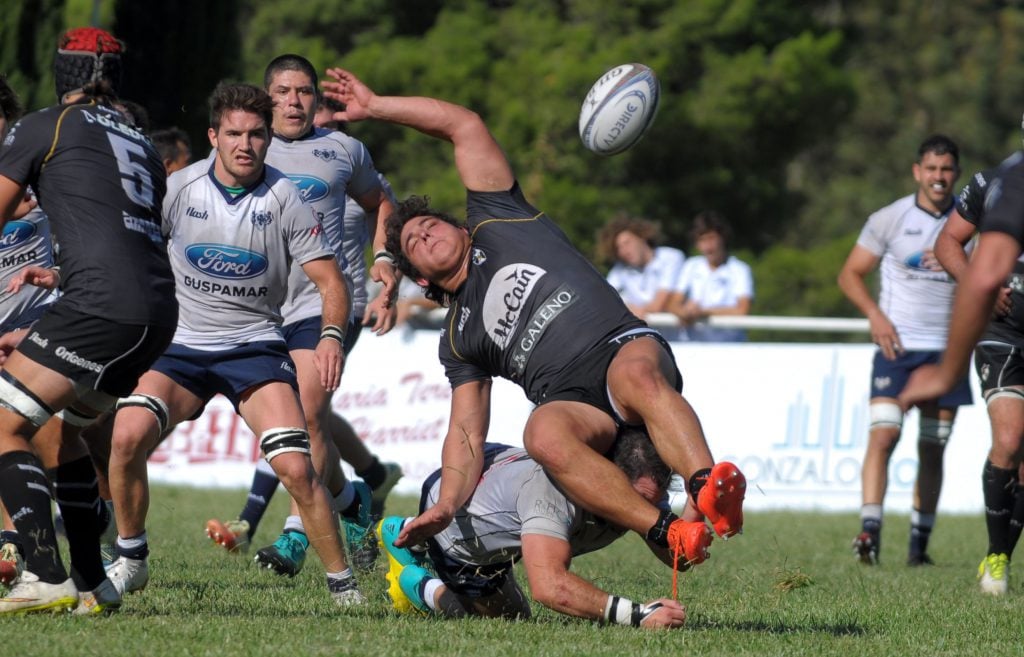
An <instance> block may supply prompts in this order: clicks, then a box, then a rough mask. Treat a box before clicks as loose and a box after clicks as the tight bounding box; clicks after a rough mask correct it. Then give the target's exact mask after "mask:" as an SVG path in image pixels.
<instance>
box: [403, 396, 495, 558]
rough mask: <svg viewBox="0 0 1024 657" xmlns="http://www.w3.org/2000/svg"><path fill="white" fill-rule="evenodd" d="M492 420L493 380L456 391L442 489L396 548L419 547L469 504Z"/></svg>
mask: <svg viewBox="0 0 1024 657" xmlns="http://www.w3.org/2000/svg"><path fill="white" fill-rule="evenodd" d="M490 421H491V381H490V379H485V380H479V381H469V382H467V383H463V384H461V385H460V386H458V387H457V388H455V389H454V390H452V411H451V418H450V420H449V422H448V434H447V435H446V436H445V438H444V445H443V446H442V447H441V486H440V491H439V493H438V498H437V502H436V503H435V504H434V506H432V507H430V508H429V509H427V510H426V511H424V512H423V513H421V514H420V515H418V516H416V517H415V518H413V519H412V520H410V521H409V522H407V523H405V526H404V527H403V528H402V532H401V533H400V534H399V536H398V539H397V540H396V541H395V545H397V546H399V547H405V546H409V545H416V544H417V543H421V542H422V541H424V540H426V539H428V538H430V537H431V536H433V535H434V534H437V533H438V532H440V531H441V530H443V529H444V528H445V527H447V526H448V525H449V524H451V522H452V519H453V518H455V511H456V510H457V509H458V508H459V507H461V506H462V505H463V504H465V503H466V500H468V499H469V496H470V495H472V494H473V491H474V490H475V489H476V485H477V483H478V482H479V481H480V475H481V474H482V473H483V469H484V441H485V440H486V439H487V429H488V425H489V424H490Z"/></svg>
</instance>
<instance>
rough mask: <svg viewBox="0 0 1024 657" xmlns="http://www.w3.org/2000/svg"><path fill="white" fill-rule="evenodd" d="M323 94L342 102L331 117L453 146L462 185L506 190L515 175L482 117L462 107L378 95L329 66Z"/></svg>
mask: <svg viewBox="0 0 1024 657" xmlns="http://www.w3.org/2000/svg"><path fill="white" fill-rule="evenodd" d="M327 75H328V77H330V78H333V80H334V81H333V82H332V81H330V80H325V81H324V83H323V87H324V95H325V96H327V97H328V98H333V99H335V100H338V101H340V102H342V103H344V104H345V106H346V109H345V111H344V112H338V113H337V114H335V118H338V119H341V120H347V121H359V120H362V119H376V120H378V121H388V122H390V123H397V124H399V125H404V126H408V127H410V128H414V129H416V130H419V131H420V132H423V133H425V134H428V135H430V136H432V137H436V138H438V139H443V140H445V141H450V142H451V143H452V144H453V146H454V147H455V168H456V169H457V170H458V172H459V177H460V178H462V184H463V186H464V187H466V189H471V190H474V191H478V192H492V191H504V190H507V189H509V188H510V187H512V183H513V182H514V177H513V174H512V168H511V167H510V166H509V163H508V160H507V159H506V158H505V153H504V152H503V151H502V150H501V146H499V145H498V142H497V141H495V139H494V137H493V136H492V135H491V133H490V131H489V130H488V129H487V126H486V125H485V124H484V122H483V120H482V119H481V118H480V116H479V115H478V114H477V113H476V112H473V111H472V110H470V109H467V108H465V107H463V106H461V105H456V104H454V103H449V102H447V101H443V100H438V99H436V98H426V97H419V96H378V95H377V94H375V93H374V92H373V91H372V90H371V89H370V88H369V87H367V86H366V85H365V84H363V82H362V81H360V80H359V78H357V77H356V76H355V75H353V74H352V73H351V72H349V71H346V70H344V69H340V68H331V69H328V70H327Z"/></svg>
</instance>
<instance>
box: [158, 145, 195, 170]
mask: <svg viewBox="0 0 1024 657" xmlns="http://www.w3.org/2000/svg"><path fill="white" fill-rule="evenodd" d="M191 159H192V153H190V152H189V149H188V146H186V145H185V143H184V142H181V141H179V142H178V159H176V160H165V161H164V168H165V169H167V175H168V176H169V175H171V174H172V173H174V172H175V171H180V170H182V169H184V168H185V167H187V166H188V163H189V160H191Z"/></svg>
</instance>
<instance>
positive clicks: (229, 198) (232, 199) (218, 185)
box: [206, 160, 267, 205]
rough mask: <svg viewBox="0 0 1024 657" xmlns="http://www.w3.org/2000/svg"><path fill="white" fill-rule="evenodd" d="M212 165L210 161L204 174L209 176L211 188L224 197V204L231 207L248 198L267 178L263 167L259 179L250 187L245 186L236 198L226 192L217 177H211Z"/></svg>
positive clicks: (265, 169)
mask: <svg viewBox="0 0 1024 657" xmlns="http://www.w3.org/2000/svg"><path fill="white" fill-rule="evenodd" d="M213 164H214V163H213V161H212V160H211V161H210V168H209V170H208V171H207V172H206V175H208V176H210V180H211V181H213V186H214V187H215V188H216V189H217V190H218V191H219V192H220V195H221V196H223V197H224V202H225V203H227V204H228V205H233V204H235V203H238V202H239V201H241V200H242V199H243V198H245V197H246V196H248V195H249V194H250V193H251V192H252V190H254V189H256V188H257V187H259V186H260V185H262V184H263V181H264V180H265V179H266V177H267V167H266V166H264V167H263V171H261V172H260V177H259V178H257V179H256V182H254V183H253V184H251V185H246V187H245V191H244V192H242V193H241V194H239V195H238V196H235V195H233V194H232V193H231V192H229V191H228V188H227V187H225V186H224V185H222V184H221V182H220V181H219V180H217V176H215V175H213Z"/></svg>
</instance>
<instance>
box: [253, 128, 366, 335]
mask: <svg viewBox="0 0 1024 657" xmlns="http://www.w3.org/2000/svg"><path fill="white" fill-rule="evenodd" d="M266 161H267V164H269V165H270V166H273V167H275V168H277V169H280V170H281V171H283V172H284V173H285V175H287V176H288V177H289V178H290V179H291V180H292V182H294V183H295V184H296V186H297V187H298V188H299V192H300V193H301V194H302V198H303V199H304V200H305V201H306V202H307V203H309V204H310V205H312V206H313V210H314V211H315V212H316V215H317V218H318V219H319V220H320V223H321V224H322V225H323V229H324V235H325V236H326V238H327V244H328V245H330V247H331V249H333V250H334V253H335V256H336V257H337V258H338V263H339V265H340V266H341V267H342V271H347V270H348V268H349V267H348V263H346V261H345V251H344V250H343V248H342V244H343V241H344V231H345V227H344V221H343V219H344V216H345V205H346V201H347V196H348V195H351V196H362V195H364V194H366V193H368V192H372V191H373V190H375V189H379V187H380V182H379V179H378V174H377V170H376V169H375V168H374V166H373V159H372V158H371V157H370V152H369V151H368V150H366V146H364V145H363V143H362V142H361V141H359V140H358V139H355V138H354V137H350V136H348V135H346V134H345V133H343V132H338V131H337V130H327V129H324V128H313V130H312V131H311V132H310V133H309V134H308V135H306V136H305V137H303V138H301V139H295V140H291V139H286V138H284V137H281V136H280V135H274V138H273V139H272V140H271V142H270V149H269V150H268V151H267V160H266ZM321 310H322V309H321V298H320V293H319V292H318V291H317V289H316V286H315V285H313V283H312V281H310V280H309V278H308V277H307V276H306V274H305V272H303V271H302V268H301V267H300V266H299V265H298V264H293V265H292V269H291V272H290V273H289V275H288V294H287V296H286V297H285V301H284V304H283V305H282V306H281V313H282V314H283V315H284V318H285V319H284V321H285V323H286V324H291V323H292V322H297V321H299V320H303V319H307V318H309V317H316V316H318V315H320V314H321Z"/></svg>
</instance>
